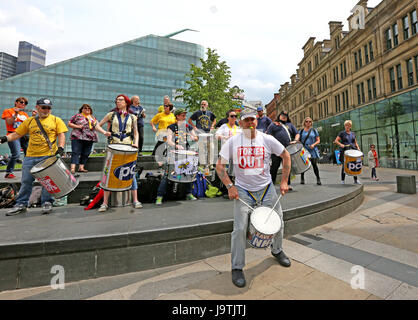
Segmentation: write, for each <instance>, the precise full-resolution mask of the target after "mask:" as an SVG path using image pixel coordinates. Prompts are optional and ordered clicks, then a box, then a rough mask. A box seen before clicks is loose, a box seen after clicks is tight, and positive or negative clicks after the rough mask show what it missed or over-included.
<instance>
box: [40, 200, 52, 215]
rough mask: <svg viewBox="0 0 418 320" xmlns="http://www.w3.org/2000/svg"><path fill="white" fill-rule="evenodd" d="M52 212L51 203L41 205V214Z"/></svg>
mask: <svg viewBox="0 0 418 320" xmlns="http://www.w3.org/2000/svg"><path fill="white" fill-rule="evenodd" d="M51 212H52V203H51V202H45V203H44V204H43V205H42V214H49V213H51Z"/></svg>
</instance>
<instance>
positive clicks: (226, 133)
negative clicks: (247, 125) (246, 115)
mask: <svg viewBox="0 0 418 320" xmlns="http://www.w3.org/2000/svg"><path fill="white" fill-rule="evenodd" d="M227 119H228V122H227V123H225V124H223V125H221V126H220V128H219V129H218V130H217V131H216V133H215V137H216V139H218V140H220V141H221V145H222V146H223V145H224V144H225V142H226V141H227V140H228V139H229V138H231V137H233V136H235V135H237V134H238V133H241V128H240V127H239V126H238V125H237V124H236V120H237V113H236V112H235V110H234V109H231V110H229V111H228V112H227Z"/></svg>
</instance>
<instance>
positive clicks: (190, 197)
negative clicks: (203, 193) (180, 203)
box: [186, 193, 197, 201]
mask: <svg viewBox="0 0 418 320" xmlns="http://www.w3.org/2000/svg"><path fill="white" fill-rule="evenodd" d="M186 200H190V201H195V200H197V198H196V197H195V196H194V195H192V194H191V193H190V194H188V195H186Z"/></svg>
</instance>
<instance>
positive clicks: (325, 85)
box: [324, 75, 328, 90]
mask: <svg viewBox="0 0 418 320" xmlns="http://www.w3.org/2000/svg"><path fill="white" fill-rule="evenodd" d="M327 88H328V83H327V75H325V76H324V90H326V89H327Z"/></svg>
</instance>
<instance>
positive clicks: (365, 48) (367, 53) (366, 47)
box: [364, 45, 369, 64]
mask: <svg viewBox="0 0 418 320" xmlns="http://www.w3.org/2000/svg"><path fill="white" fill-rule="evenodd" d="M364 60H365V62H366V64H368V63H369V47H368V46H367V45H365V46H364Z"/></svg>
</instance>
